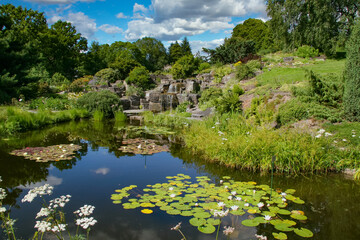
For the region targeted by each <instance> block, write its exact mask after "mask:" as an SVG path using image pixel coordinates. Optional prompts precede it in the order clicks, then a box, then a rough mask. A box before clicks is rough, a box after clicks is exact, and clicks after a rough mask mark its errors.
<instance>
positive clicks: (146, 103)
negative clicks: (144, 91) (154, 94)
mask: <svg viewBox="0 0 360 240" xmlns="http://www.w3.org/2000/svg"><path fill="white" fill-rule="evenodd" d="M140 106H142V109H145V110H148V109H149V101H147V100H146V99H144V98H142V99H140Z"/></svg>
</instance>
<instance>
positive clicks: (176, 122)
mask: <svg viewBox="0 0 360 240" xmlns="http://www.w3.org/2000/svg"><path fill="white" fill-rule="evenodd" d="M143 116H144V122H145V123H146V124H153V125H155V126H163V127H169V128H172V129H174V128H175V129H182V128H184V126H188V125H189V124H191V122H192V121H191V120H189V119H188V118H187V117H188V116H187V115H185V116H184V113H177V114H171V115H170V113H169V112H163V113H159V114H154V113H152V112H150V111H149V112H144V113H143Z"/></svg>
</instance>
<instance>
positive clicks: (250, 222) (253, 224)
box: [241, 219, 260, 227]
mask: <svg viewBox="0 0 360 240" xmlns="http://www.w3.org/2000/svg"><path fill="white" fill-rule="evenodd" d="M241 224H242V225H244V226H247V227H256V226H258V225H259V224H260V223H259V222H257V221H255V220H254V219H246V220H244V221H242V222H241Z"/></svg>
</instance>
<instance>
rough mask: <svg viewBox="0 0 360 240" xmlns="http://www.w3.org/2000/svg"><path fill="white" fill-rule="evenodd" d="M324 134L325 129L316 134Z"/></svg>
mask: <svg viewBox="0 0 360 240" xmlns="http://www.w3.org/2000/svg"><path fill="white" fill-rule="evenodd" d="M324 132H325V129H320V130H319V131H318V132H317V133H319V134H323V133H324Z"/></svg>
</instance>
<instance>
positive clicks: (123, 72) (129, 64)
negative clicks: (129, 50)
mask: <svg viewBox="0 0 360 240" xmlns="http://www.w3.org/2000/svg"><path fill="white" fill-rule="evenodd" d="M109 67H110V68H112V69H115V70H117V71H118V74H119V75H118V77H119V78H120V80H124V79H126V78H127V77H128V76H129V73H130V72H131V71H132V70H133V69H134V68H135V67H141V64H140V63H139V62H137V61H135V60H134V59H131V58H119V59H117V60H116V61H115V62H113V63H111V64H109Z"/></svg>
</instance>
